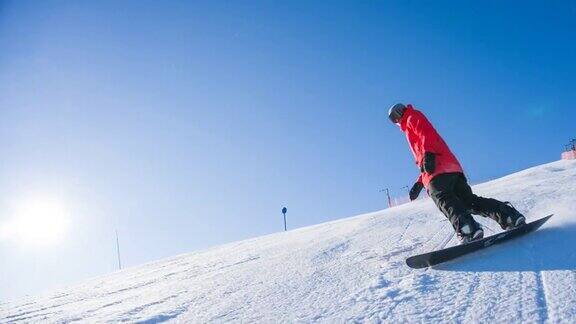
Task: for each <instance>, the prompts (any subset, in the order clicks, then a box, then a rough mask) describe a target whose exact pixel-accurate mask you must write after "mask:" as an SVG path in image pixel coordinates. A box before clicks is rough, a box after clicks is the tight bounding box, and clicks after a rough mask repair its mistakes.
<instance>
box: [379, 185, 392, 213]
mask: <svg viewBox="0 0 576 324" xmlns="http://www.w3.org/2000/svg"><path fill="white" fill-rule="evenodd" d="M383 191H386V197H388V208H390V207H392V200H391V199H390V190H388V188H386V189H382V190H380V192H383Z"/></svg>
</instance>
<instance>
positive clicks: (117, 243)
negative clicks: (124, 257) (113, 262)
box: [116, 230, 122, 270]
mask: <svg viewBox="0 0 576 324" xmlns="http://www.w3.org/2000/svg"><path fill="white" fill-rule="evenodd" d="M116 252H117V253H118V269H119V270H122V263H121V262H120V243H119V241H118V230H116Z"/></svg>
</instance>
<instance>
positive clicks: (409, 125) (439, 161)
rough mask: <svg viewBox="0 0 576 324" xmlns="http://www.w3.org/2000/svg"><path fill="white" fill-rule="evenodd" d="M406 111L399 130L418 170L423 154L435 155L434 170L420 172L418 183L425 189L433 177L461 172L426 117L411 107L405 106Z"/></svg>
mask: <svg viewBox="0 0 576 324" xmlns="http://www.w3.org/2000/svg"><path fill="white" fill-rule="evenodd" d="M406 107H407V109H406V111H405V112H404V115H402V118H401V119H400V122H399V124H400V128H401V129H402V131H403V132H404V133H405V134H406V139H408V143H409V144H410V148H411V149H412V153H413V154H414V158H415V159H416V164H417V165H418V169H419V170H422V163H423V159H424V153H426V152H430V153H434V154H435V155H436V170H434V173H432V174H428V173H426V172H421V174H420V177H418V182H422V183H423V184H424V186H425V187H426V188H428V184H430V180H432V179H433V178H434V177H435V176H437V175H439V174H444V173H452V172H461V173H464V171H463V170H462V166H460V162H458V160H457V159H456V157H455V156H454V154H452V151H450V148H448V145H446V142H444V140H443V139H442V137H440V135H439V134H438V132H436V130H435V129H434V127H433V126H432V124H430V122H429V121H428V119H426V116H424V114H422V113H421V112H420V111H418V110H416V109H414V107H412V105H407V106H406Z"/></svg>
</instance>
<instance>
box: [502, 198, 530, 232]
mask: <svg viewBox="0 0 576 324" xmlns="http://www.w3.org/2000/svg"><path fill="white" fill-rule="evenodd" d="M500 209H501V212H500V219H499V221H498V224H500V227H502V229H504V230H511V229H514V228H516V227H518V226H522V225H524V224H526V217H524V215H522V214H520V212H519V211H518V210H516V208H514V206H512V204H511V203H510V202H508V201H506V202H504V204H503V205H502V207H501V208H500Z"/></svg>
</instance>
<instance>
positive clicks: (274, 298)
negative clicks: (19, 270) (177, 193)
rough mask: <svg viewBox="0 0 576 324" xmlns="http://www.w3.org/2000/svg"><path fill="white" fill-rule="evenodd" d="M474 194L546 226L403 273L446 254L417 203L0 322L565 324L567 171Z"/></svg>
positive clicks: (73, 295) (6, 308)
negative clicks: (434, 254) (428, 255)
mask: <svg viewBox="0 0 576 324" xmlns="http://www.w3.org/2000/svg"><path fill="white" fill-rule="evenodd" d="M475 191H476V192H477V193H479V194H482V195H486V196H491V197H495V198H498V199H502V200H509V201H511V202H512V203H513V204H514V205H515V206H516V207H517V208H518V209H519V210H520V211H521V212H524V213H525V214H526V216H527V218H528V220H529V221H530V220H534V219H536V218H539V217H541V216H544V215H546V214H550V213H555V214H556V215H555V216H554V217H553V218H552V219H551V220H550V221H549V222H548V223H547V224H545V225H544V227H543V228H541V229H540V230H539V231H537V232H535V233H532V234H530V235H529V236H525V237H523V238H520V239H517V240H514V241H511V242H509V243H506V244H503V245H499V246H494V247H492V248H490V249H487V250H484V251H482V252H479V253H476V254H473V255H470V256H466V257H463V258H461V259H458V260H456V261H454V262H450V263H447V264H443V265H440V266H437V267H434V268H433V269H426V270H413V269H410V268H408V267H407V266H406V265H405V263H404V260H405V258H406V257H408V256H410V255H413V254H416V253H421V252H424V251H429V250H433V249H437V248H441V247H444V246H449V245H454V244H457V241H456V238H455V236H454V235H453V231H452V228H451V227H450V225H449V223H448V222H447V221H446V220H445V218H444V216H442V215H441V214H440V212H438V211H437V209H436V208H435V207H434V206H433V204H432V202H431V200H430V199H424V200H420V201H416V202H413V203H409V204H406V205H402V206H399V207H395V208H392V209H387V210H383V211H379V212H375V213H370V214H365V215H361V216H357V217H352V218H348V219H343V220H339V221H334V222H330V223H325V224H320V225H316V226H311V227H307V228H301V229H298V230H293V231H289V232H286V233H277V234H272V235H268V236H264V237H258V238H254V239H250V240H246V241H241V242H235V243H231V244H227V245H223V246H218V247H214V248H212V249H209V250H205V251H199V252H194V253H190V254H186V255H180V256H176V257H173V258H170V259H166V260H161V261H157V262H153V263H150V264H146V265H142V266H139V267H134V268H131V269H126V270H123V271H119V272H116V273H113V274H110V275H106V276H102V277H99V278H95V279H92V280H89V281H86V282H84V283H83V284H80V285H76V286H73V287H69V288H67V289H63V290H61V291H57V292H54V293H52V294H48V295H44V296H37V297H32V298H28V299H24V300H19V301H14V302H10V303H5V304H0V322H1V323H4V322H19V321H23V322H46V321H48V322H73V321H85V322H95V321H97V322H100V321H102V322H106V321H109V322H116V321H130V322H133V321H134V322H136V321H140V322H146V323H153V322H162V321H180V322H198V323H204V322H228V321H233V322H253V321H255V322H270V323H271V322H316V321H318V322H344V321H346V322H348V321H359V322H380V321H385V322H390V323H397V322H438V321H445V322H448V321H449V322H454V321H455V322H485V323H488V322H490V323H492V322H501V323H509V322H518V323H519V322H523V323H525V322H551V323H557V322H565V323H574V322H576V210H575V208H574V203H575V202H576V161H558V162H554V163H550V164H546V165H542V166H538V167H535V168H531V169H527V170H524V171H522V172H518V173H516V174H513V175H510V176H507V177H504V178H501V179H498V180H495V181H491V182H488V183H484V184H481V185H477V186H475ZM477 219H479V221H480V222H482V223H483V224H484V225H485V229H486V232H487V234H491V233H493V232H497V231H499V228H498V226H497V225H496V224H495V223H494V222H492V221H491V220H487V219H483V218H481V217H477Z"/></svg>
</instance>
